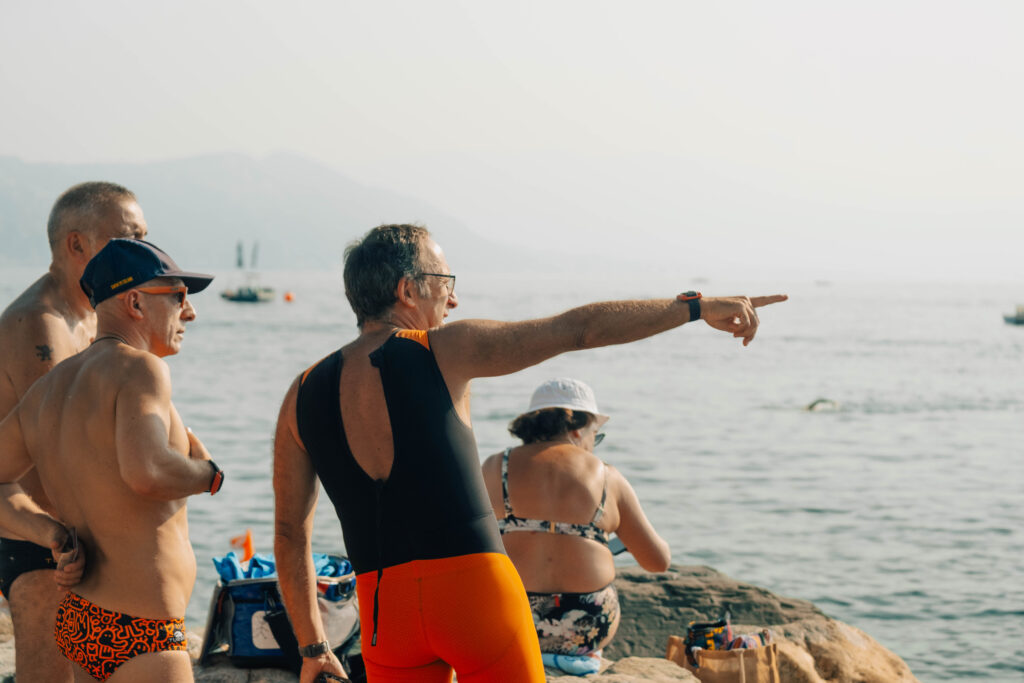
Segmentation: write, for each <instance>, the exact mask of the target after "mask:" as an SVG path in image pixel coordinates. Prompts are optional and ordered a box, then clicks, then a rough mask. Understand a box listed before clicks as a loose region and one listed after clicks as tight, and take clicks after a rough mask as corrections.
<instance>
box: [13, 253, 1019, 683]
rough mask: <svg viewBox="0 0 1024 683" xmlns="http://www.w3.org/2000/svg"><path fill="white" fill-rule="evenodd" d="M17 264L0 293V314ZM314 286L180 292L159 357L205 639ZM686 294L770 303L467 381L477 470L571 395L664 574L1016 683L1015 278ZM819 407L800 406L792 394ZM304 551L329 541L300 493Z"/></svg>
mask: <svg viewBox="0 0 1024 683" xmlns="http://www.w3.org/2000/svg"><path fill="white" fill-rule="evenodd" d="M37 272H38V271H34V270H33V271H28V270H23V269H16V270H13V271H8V272H5V273H4V274H3V275H2V276H0V296H2V300H3V301H8V300H10V298H11V297H12V296H13V295H14V294H15V293H17V292H18V291H20V290H21V289H22V288H23V287H24V286H25V285H26V284H27V283H28V282H30V281H31V280H32V279H34V277H35V276H36V275H37ZM339 280H340V278H339V276H338V275H337V274H336V273H273V274H266V275H265V276H264V278H263V282H264V283H265V284H270V285H273V286H276V287H278V288H279V290H280V291H284V290H286V289H288V290H291V291H293V292H294V293H295V301H294V302H293V303H290V304H289V303H284V302H283V301H281V300H278V301H276V302H274V303H270V304H265V305H242V304H232V303H229V302H225V301H222V300H221V299H220V298H219V297H218V296H217V295H216V292H217V291H219V290H220V289H222V288H223V287H226V286H227V285H229V284H232V277H231V274H230V273H227V274H225V276H223V277H221V278H220V279H219V281H217V282H215V284H214V285H213V287H212V289H211V292H210V293H209V294H205V293H204V294H201V295H197V296H196V297H195V298H194V301H195V304H196V306H197V309H198V313H199V319H198V320H197V321H196V322H195V323H193V324H192V325H190V326H189V331H188V333H187V335H186V339H185V347H184V350H183V352H182V353H181V354H180V355H178V356H176V357H174V358H171V359H169V362H170V364H171V368H172V373H173V378H174V390H175V393H174V400H175V403H176V405H177V406H178V409H179V411H180V412H181V414H182V416H183V418H184V419H185V421H186V424H188V425H189V426H191V427H192V429H193V430H194V431H195V432H196V434H198V435H199V436H200V438H202V439H203V440H204V442H205V443H206V445H207V446H208V447H209V449H210V451H211V452H212V453H213V455H214V457H215V458H216V459H217V461H218V463H219V464H221V466H222V467H223V468H224V470H225V471H226V472H227V477H228V478H227V483H226V485H225V487H224V489H223V492H222V493H221V494H220V495H218V496H216V497H215V498H211V497H209V496H196V497H195V498H193V499H192V500H191V501H190V503H189V508H190V521H191V529H192V539H193V543H194V546H195V550H196V555H197V557H198V560H199V578H198V581H197V584H196V589H195V592H194V594H193V598H192V602H191V604H190V607H189V611H188V618H189V620H190V623H191V625H192V626H193V627H199V626H201V625H202V624H203V623H204V622H205V618H206V608H207V603H208V601H209V597H210V594H211V591H212V586H213V583H214V581H215V575H214V571H213V566H212V563H211V562H210V557H212V556H213V555H220V554H223V553H225V552H226V551H227V550H229V539H230V538H231V537H232V536H236V535H239V534H241V533H243V532H244V531H245V529H246V528H251V529H252V531H253V534H254V536H255V539H256V546H257V550H258V551H264V552H269V551H271V549H272V543H273V494H272V489H271V483H270V468H271V462H270V460H271V437H272V434H273V429H274V424H275V421H276V417H277V410H278V407H279V405H280V400H281V398H282V396H283V394H284V392H285V390H286V389H287V387H288V386H289V384H290V383H291V381H292V380H293V379H294V377H295V376H296V374H297V373H299V372H300V371H301V370H303V369H304V368H305V367H307V366H308V365H309V364H311V363H312V362H314V361H316V360H317V359H319V358H320V357H322V356H324V355H326V354H327V353H329V352H330V351H332V350H333V349H334V348H336V347H337V346H339V345H340V344H341V343H343V342H345V341H347V340H349V339H351V338H352V337H353V336H354V334H355V324H354V317H353V315H352V314H351V312H350V311H349V310H348V307H347V304H346V303H345V301H344V297H343V295H342V293H341V286H340V283H339ZM691 285H693V283H691V282H685V281H684V282H679V281H673V280H672V279H671V278H658V277H655V276H651V277H649V278H648V279H647V280H646V281H639V280H635V279H632V280H629V281H628V282H627V283H625V284H623V283H621V282H617V283H611V282H609V281H608V280H607V279H602V280H598V279H592V278H577V279H567V278H565V277H561V276H560V277H550V278H537V277H530V278H527V279H524V278H517V277H512V276H502V275H495V274H488V275H482V274H481V275H473V274H470V273H463V272H461V271H459V285H458V293H459V294H460V296H461V297H462V299H461V305H460V307H459V309H458V310H457V311H456V312H455V313H453V315H452V318H451V319H459V318H467V317H488V318H498V319H506V320H513V319H519V318H523V317H530V316H538V315H547V314H552V313H556V312H558V311H560V310H564V309H565V308H568V307H571V306H573V305H577V304H581V303H585V302H587V301H592V300H597V299H602V298H629V297H656V296H670V295H672V294H674V293H675V292H677V291H680V290H681V289H686V288H689V287H690V286H691ZM697 287H698V288H702V289H703V290H704V291H705V293H708V294H712V293H721V294H732V293H749V294H759V293H764V294H768V293H774V292H776V291H786V292H788V293H789V294H790V295H791V300H790V301H789V302H788V303H784V304H780V305H777V306H774V307H772V308H769V309H766V310H764V311H763V312H762V315H761V318H762V329H761V332H760V333H759V335H758V338H757V339H756V340H755V342H754V343H753V344H752V345H751V346H750V347H748V348H742V347H741V346H740V344H739V343H737V342H736V341H734V340H732V339H731V338H730V337H728V336H726V335H721V334H718V333H715V332H713V331H712V330H710V329H709V328H707V327H706V326H705V325H703V324H696V325H687V326H684V327H683V328H681V329H678V330H674V331H671V332H669V333H666V334H664V335H661V336H659V337H656V338H653V339H649V340H646V341H643V342H639V343H636V344H633V345H630V346H625V347H617V348H607V349H598V350H594V351H586V352H580V353H575V354H568V355H565V356H562V357H559V358H555V359H552V360H550V361H548V362H546V363H544V364H543V365H541V366H538V367H536V368H531V369H529V370H526V371H524V372H522V373H519V374H518V375H514V376H511V377H504V378H495V379H486V380H477V381H476V382H475V383H474V399H473V422H474V427H475V430H476V435H477V439H478V443H479V447H480V453H481V456H486V455H488V454H490V453H493V452H497V451H498V450H500V449H502V448H504V447H505V446H506V445H508V444H509V443H511V442H510V437H509V436H508V435H507V432H506V431H505V429H506V426H507V424H508V422H509V420H510V419H511V418H512V417H514V416H515V415H516V414H518V413H519V412H520V411H521V410H523V409H524V408H525V406H526V402H527V400H528V398H529V395H530V393H531V391H532V390H533V388H534V387H535V386H536V385H537V384H539V383H540V382H541V381H543V380H544V379H547V378H549V377H553V376H560V375H568V376H573V377H578V378H580V379H583V380H585V381H587V382H589V383H590V384H591V385H592V386H593V387H594V389H595V391H596V393H597V397H598V402H599V404H600V405H601V408H602V410H603V411H604V412H606V413H608V414H609V415H611V416H612V419H611V421H610V422H609V423H608V425H607V427H606V430H605V431H606V432H607V434H608V437H607V439H606V440H605V442H604V444H602V445H601V447H600V454H601V456H602V457H604V458H605V459H607V460H608V461H609V462H611V463H613V464H614V465H616V466H617V467H618V468H620V469H621V470H622V471H623V472H624V473H625V475H626V476H627V478H628V479H629V480H630V481H631V482H632V483H633V485H634V487H635V488H636V490H637V492H638V493H639V495H640V498H641V500H642V502H643V504H644V508H645V510H646V511H647V514H648V516H649V517H650V518H651V519H652V521H653V522H654V524H655V526H656V527H657V528H658V530H659V532H660V533H661V534H662V535H663V536H664V537H665V538H666V539H667V540H668V541H669V542H670V543H671V545H672V550H673V559H674V561H675V562H677V563H682V564H707V565H710V566H713V567H715V568H716V569H719V570H721V571H723V572H725V573H727V574H730V575H731V576H733V577H735V578H737V579H740V580H744V581H749V582H752V583H755V584H758V585H761V586H764V587H766V588H769V589H771V590H773V591H775V592H777V593H780V594H784V595H789V596H793V597H799V598H804V599H807V600H811V601H813V602H814V603H816V604H817V605H818V606H819V607H821V608H822V609H823V610H824V611H825V612H827V613H828V614H830V615H831V616H833V617H835V618H837V619H840V620H842V621H845V622H847V623H849V624H852V625H855V626H857V627H859V628H861V629H863V630H865V631H866V632H868V633H869V634H871V635H872V636H873V637H875V638H876V639H877V640H879V641H880V642H881V643H882V644H884V645H885V646H887V647H888V648H890V649H892V650H893V651H894V652H896V653H897V654H899V655H900V656H901V657H903V658H904V659H905V660H906V661H907V662H908V664H909V665H910V667H911V669H912V670H913V671H914V673H915V674H916V675H917V676H918V677H919V678H920V679H921V680H922V681H940V680H971V679H975V680H985V681H1020V680H1024V628H1022V624H1024V580H1022V576H1024V512H1022V508H1021V500H1022V494H1024V458H1022V455H1021V453H1022V445H1021V444H1022V442H1024V327H1020V328H1017V327H1012V326H1009V325H1005V324H1004V323H1003V321H1002V318H1001V314H1002V313H1003V312H1006V311H1009V310H1011V309H1012V306H1013V305H1014V304H1016V303H1018V302H1021V303H1024V284H1021V285H1019V286H1016V287H1009V286H1005V285H1003V286H995V285H986V286H982V285H975V286H972V285H967V286H964V285H933V286H923V285H918V286H883V285H860V284H858V285H853V284H841V283H835V284H825V283H818V284H807V283H805V284H799V283H798V284H792V285H779V284H770V285H763V284H757V283H740V282H714V281H713V282H707V283H701V284H699V285H697ZM818 398H828V399H831V400H833V401H836V402H837V405H838V408H837V409H835V410H828V411H820V412H809V411H807V410H805V409H804V408H805V406H806V405H808V404H809V403H810V402H812V401H813V400H815V399H818ZM314 545H315V547H317V548H318V549H322V550H340V549H342V548H343V545H342V541H341V534H340V530H339V529H338V525H337V521H336V519H335V518H334V516H333V511H332V510H331V509H330V508H329V506H328V505H327V504H326V497H325V496H324V497H322V499H321V504H320V506H319V508H318V511H317V520H316V534H315V539H314Z"/></svg>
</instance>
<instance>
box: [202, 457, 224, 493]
mask: <svg viewBox="0 0 1024 683" xmlns="http://www.w3.org/2000/svg"><path fill="white" fill-rule="evenodd" d="M206 462H208V463H210V467H212V468H213V477H211V478H210V488H208V489H207V491H209V492H210V495H211V496H212V495H213V494H215V493H217V491H220V487H221V486H223V485H224V472H223V471H222V470H221V469H220V468H219V467H217V463H215V462H214V461H212V460H207V461H206Z"/></svg>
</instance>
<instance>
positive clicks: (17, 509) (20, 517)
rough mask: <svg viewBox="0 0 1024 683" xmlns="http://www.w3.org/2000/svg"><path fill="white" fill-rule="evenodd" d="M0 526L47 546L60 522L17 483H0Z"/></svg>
mask: <svg viewBox="0 0 1024 683" xmlns="http://www.w3.org/2000/svg"><path fill="white" fill-rule="evenodd" d="M0 526H2V527H3V529H4V530H5V531H8V532H10V533H11V534H12V535H16V536H21V537H22V538H27V539H28V540H30V541H32V542H33V543H36V544H37V545H41V546H43V547H46V548H49V547H50V543H51V541H52V540H53V539H54V537H55V535H56V532H57V530H58V527H60V526H61V525H60V522H58V521H57V520H55V519H54V518H53V517H51V516H50V515H48V514H47V513H46V512H44V511H43V509H42V508H41V507H39V505H38V504H36V502H35V501H34V500H32V499H31V498H29V496H28V494H26V493H25V492H24V491H23V490H22V488H21V486H19V485H18V484H17V483H10V484H0Z"/></svg>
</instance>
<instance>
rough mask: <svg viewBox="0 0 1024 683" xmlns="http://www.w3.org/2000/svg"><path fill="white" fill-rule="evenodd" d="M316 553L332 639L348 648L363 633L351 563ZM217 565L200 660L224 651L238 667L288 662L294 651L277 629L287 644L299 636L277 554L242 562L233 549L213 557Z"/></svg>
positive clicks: (340, 647) (322, 608)
mask: <svg viewBox="0 0 1024 683" xmlns="http://www.w3.org/2000/svg"><path fill="white" fill-rule="evenodd" d="M313 557H314V564H315V566H316V569H317V574H318V576H317V603H318V606H319V608H320V616H321V618H322V619H323V622H324V630H325V631H326V633H327V638H328V641H329V642H330V643H331V645H332V646H333V647H334V649H335V651H339V650H344V649H347V647H348V646H349V644H350V643H351V641H352V639H353V638H354V637H355V636H356V635H358V633H359V606H358V602H357V601H356V591H355V574H354V573H353V571H352V565H351V564H350V563H349V561H348V560H347V559H345V558H344V557H341V556H338V555H323V554H317V553H314V556H313ZM214 565H216V566H217V570H218V573H219V574H220V576H221V579H220V580H219V581H218V582H217V585H216V586H215V587H214V591H213V597H212V598H211V600H210V611H209V616H208V617H207V624H206V634H205V636H204V639H203V647H202V654H201V658H200V662H201V663H205V662H206V660H207V657H208V656H209V655H212V654H218V653H225V654H227V655H228V657H229V658H230V659H231V663H232V664H234V665H235V666H239V667H245V668H257V667H288V666H289V664H290V661H289V659H290V657H289V654H287V653H285V652H284V651H282V649H281V646H280V645H279V644H278V638H277V637H276V636H275V632H276V633H278V634H279V635H281V636H282V637H281V640H283V641H286V645H287V641H290V644H291V647H295V645H294V636H293V635H292V634H291V627H290V625H289V624H288V621H287V616H286V615H285V613H284V604H283V602H282V601H281V594H280V590H279V588H278V584H277V572H276V568H275V566H274V561H273V558H272V556H271V557H268V556H260V555H256V556H254V557H253V559H252V560H250V561H249V563H248V566H246V567H243V566H242V565H241V563H239V562H238V560H237V559H236V558H235V557H234V553H228V555H227V556H225V557H224V558H214ZM254 574H255V576H253V575H254ZM247 575H248V576H247ZM232 576H237V577H238V578H231V577H232ZM281 629H284V631H282V630H281ZM290 656H291V658H294V657H295V656H297V655H296V653H291V654H290Z"/></svg>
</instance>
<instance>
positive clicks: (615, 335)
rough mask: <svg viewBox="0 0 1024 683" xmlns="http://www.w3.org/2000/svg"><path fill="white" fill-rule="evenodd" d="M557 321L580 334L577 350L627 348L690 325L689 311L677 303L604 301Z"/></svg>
mask: <svg viewBox="0 0 1024 683" xmlns="http://www.w3.org/2000/svg"><path fill="white" fill-rule="evenodd" d="M558 317H559V318H563V319H564V323H565V324H566V325H567V326H568V327H569V328H570V329H574V330H578V337H577V341H576V348H578V349H593V348H597V347H600V346H611V345H613V344H628V343H629V342H634V341H638V340H640V339H646V338H647V337H653V336H654V335H656V334H659V333H661V332H666V331H668V330H671V329H672V328H674V327H679V326H680V325H682V324H684V323H687V322H689V321H690V307H689V306H688V305H687V304H685V303H684V302H682V301H678V300H676V299H650V300H634V301H602V302H599V303H593V304H587V305H585V306H580V307H578V308H573V309H571V310H569V311H566V312H565V313H562V314H561V315H560V316H558Z"/></svg>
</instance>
